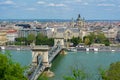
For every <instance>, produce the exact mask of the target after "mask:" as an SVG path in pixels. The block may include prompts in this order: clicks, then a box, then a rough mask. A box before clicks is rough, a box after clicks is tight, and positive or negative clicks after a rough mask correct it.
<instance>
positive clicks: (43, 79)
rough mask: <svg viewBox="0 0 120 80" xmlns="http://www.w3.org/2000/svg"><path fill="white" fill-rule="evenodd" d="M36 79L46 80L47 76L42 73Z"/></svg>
mask: <svg viewBox="0 0 120 80" xmlns="http://www.w3.org/2000/svg"><path fill="white" fill-rule="evenodd" d="M38 80H48V77H46V76H45V75H42V76H40V77H39V78H38Z"/></svg>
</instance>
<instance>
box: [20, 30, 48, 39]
mask: <svg viewBox="0 0 120 80" xmlns="http://www.w3.org/2000/svg"><path fill="white" fill-rule="evenodd" d="M31 33H32V34H34V35H35V36H37V34H39V33H42V34H44V35H47V33H46V30H45V29H19V30H18V37H27V36H28V35H29V34H31Z"/></svg>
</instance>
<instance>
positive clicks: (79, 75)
mask: <svg viewBox="0 0 120 80" xmlns="http://www.w3.org/2000/svg"><path fill="white" fill-rule="evenodd" d="M86 79H87V76H86V73H85V72H84V71H82V70H80V69H75V68H74V69H73V70H72V75H71V76H64V80H86Z"/></svg>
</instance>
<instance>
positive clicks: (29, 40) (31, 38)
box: [27, 33, 36, 44]
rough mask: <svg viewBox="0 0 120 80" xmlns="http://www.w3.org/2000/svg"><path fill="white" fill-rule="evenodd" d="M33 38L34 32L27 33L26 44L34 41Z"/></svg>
mask: <svg viewBox="0 0 120 80" xmlns="http://www.w3.org/2000/svg"><path fill="white" fill-rule="evenodd" d="M35 39H36V37H35V35H34V34H32V33H31V34H29V35H28V36H27V42H28V44H30V43H32V42H33V41H35Z"/></svg>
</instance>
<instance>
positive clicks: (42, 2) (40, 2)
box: [37, 1, 46, 4]
mask: <svg viewBox="0 0 120 80" xmlns="http://www.w3.org/2000/svg"><path fill="white" fill-rule="evenodd" d="M37 4H46V2H44V1H38V2H37Z"/></svg>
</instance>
